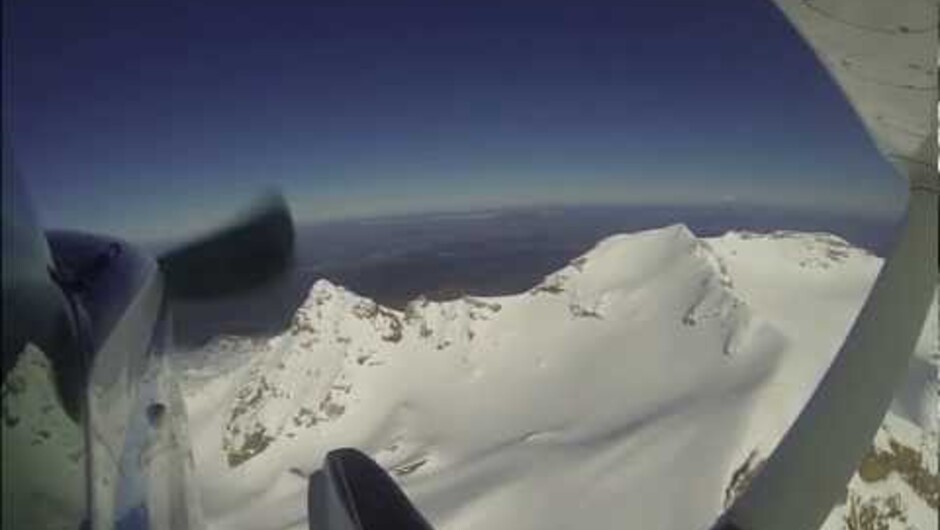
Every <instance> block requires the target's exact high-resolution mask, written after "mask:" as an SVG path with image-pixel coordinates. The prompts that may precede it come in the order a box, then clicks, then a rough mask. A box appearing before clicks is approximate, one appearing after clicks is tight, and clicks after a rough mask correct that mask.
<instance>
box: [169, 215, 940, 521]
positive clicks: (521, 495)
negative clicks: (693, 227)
mask: <svg viewBox="0 0 940 530" xmlns="http://www.w3.org/2000/svg"><path fill="white" fill-rule="evenodd" d="M880 262H881V260H880V259H879V258H877V257H875V256H873V255H871V254H868V253H866V252H865V251H863V250H860V249H858V248H854V247H852V246H851V245H849V244H847V243H846V242H845V241H843V240H841V239H839V238H837V237H835V236H831V235H827V234H804V233H788V232H777V233H772V234H752V233H743V232H739V233H728V234H726V235H725V236H723V237H720V238H713V239H707V240H706V239H699V238H696V237H695V236H694V235H693V234H692V233H691V232H689V230H687V229H686V228H685V227H684V226H682V225H675V226H670V227H666V228H662V229H658V230H651V231H646V232H640V233H636V234H629V235H617V236H613V237H610V238H607V239H605V240H603V241H601V242H600V243H599V244H598V245H597V246H596V247H595V248H593V249H592V250H591V251H589V252H587V253H586V254H584V255H583V256H581V257H579V258H578V259H575V260H573V261H572V262H571V263H570V264H569V265H568V266H566V267H565V268H563V269H561V270H559V271H557V272H556V273H554V274H552V275H550V276H548V277H547V278H545V280H544V281H543V282H541V283H540V284H539V285H536V286H534V287H533V288H532V289H530V290H529V291H527V292H524V293H520V294H516V295H511V296H501V297H488V298H479V297H464V298H461V299H458V300H454V301H448V302H431V301H428V300H422V299H419V300H415V301H413V302H412V303H410V304H409V305H408V307H407V308H406V309H405V310H404V311H395V310H393V309H389V308H385V307H382V306H380V305H377V304H376V303H374V302H373V301H371V300H369V299H367V298H364V297H361V296H358V295H356V294H355V293H352V292H349V291H347V290H345V289H343V288H342V287H339V286H336V285H333V284H331V283H329V282H327V281H325V280H321V281H319V282H317V283H316V284H315V285H314V286H313V288H312V289H311V291H310V293H309V296H308V297H307V299H306V301H305V302H304V303H303V304H302V306H301V307H300V308H299V309H298V311H297V314H296V316H295V318H294V320H293V322H292V324H291V327H290V329H289V330H288V331H287V332H285V333H283V334H281V335H279V336H276V337H273V338H270V339H241V338H224V339H219V340H217V341H215V342H213V343H212V344H210V345H209V346H208V347H206V348H205V349H203V350H202V351H200V352H197V353H194V355H193V356H191V357H189V358H188V359H187V360H186V366H185V368H184V371H183V374H184V391H185V393H186V397H187V405H188V409H189V415H190V423H191V434H192V436H193V443H194V450H195V458H196V464H197V473H198V474H199V476H200V479H201V482H202V484H203V488H202V496H203V504H204V510H205V512H206V514H207V516H209V517H210V520H211V523H212V527H213V528H291V527H296V528H306V515H305V513H304V510H305V508H306V502H305V487H306V476H307V474H309V473H310V472H311V471H313V469H314V468H315V467H316V466H318V465H319V463H320V462H321V460H322V458H323V456H324V455H325V453H326V452H327V451H329V450H330V449H333V448H336V447H339V446H355V447H357V448H360V449H362V450H364V451H366V452H368V453H370V454H371V455H372V456H373V457H374V458H376V460H377V461H378V462H379V463H380V464H382V465H384V466H385V467H386V468H387V469H389V470H390V471H391V472H392V474H393V475H394V476H395V477H396V478H397V479H398V480H399V482H400V483H401V484H402V485H403V487H404V488H405V490H406V491H407V492H408V494H409V495H410V496H411V498H412V499H413V500H414V502H415V504H416V505H417V506H418V507H419V508H420V509H421V510H422V512H424V513H425V514H426V515H427V517H428V518H429V520H430V521H431V522H432V523H433V524H434V525H435V526H436V527H437V528H440V529H444V530H462V529H478V528H506V529H526V528H532V529H546V528H548V529H551V528H558V529H562V528H586V527H591V528H622V527H623V526H624V523H625V522H630V525H631V526H635V527H642V528H663V529H671V528H675V529H695V528H707V527H708V525H709V524H710V523H711V522H712V521H713V520H714V519H715V517H717V515H718V514H719V513H720V512H721V511H722V509H723V508H724V506H726V505H727V504H728V502H729V501H730V499H731V498H732V497H733V495H735V494H736V493H737V492H739V491H741V489H743V487H744V486H745V485H746V482H747V480H748V478H749V477H750V475H751V474H752V472H753V470H754V469H755V468H756V467H757V466H759V465H760V462H761V461H762V460H763V459H764V458H765V457H766V456H767V455H768V454H769V453H770V452H771V450H772V449H773V447H774V446H775V444H776V443H777V441H778V440H779V439H780V437H781V435H782V434H783V432H784V430H785V429H786V428H787V426H788V425H789V424H790V422H792V420H793V419H794V418H795V416H796V414H797V413H798V411H799V410H800V408H801V407H802V406H803V404H804V403H805V402H806V400H807V399H808V398H809V395H810V393H811V392H812V389H813V388H814V386H815V385H816V383H817V382H818V381H819V379H820V377H821V376H822V374H823V372H824V370H825V368H826V367H827V366H828V364H829V363H830V362H831V360H832V357H833V355H834V354H835V353H836V351H837V349H838V347H839V345H840V344H841V342H842V340H843V339H844V337H845V334H846V332H847V331H848V329H849V326H850V324H851V322H852V320H853V318H854V317H855V314H856V313H857V311H858V309H859V308H860V307H861V303H862V301H863V300H864V297H865V295H866V294H867V291H868V289H869V288H870V286H871V283H872V280H873V279H874V277H875V275H876V273H877V271H878V268H879V266H880ZM935 331H936V330H934V332H935ZM934 362H935V361H934ZM933 392H934V393H933V395H934V397H935V395H936V392H935V390H934V391H933ZM922 393H924V392H922ZM926 393H927V394H929V392H926ZM915 394H916V392H915ZM915 408H916V407H915ZM914 420H915V421H918V420H919V419H918V418H915V419H914ZM898 421H904V420H900V419H899V420H898ZM913 429H914V430H915V431H916V432H918V433H919V432H920V430H918V429H917V427H913ZM935 431H936V429H935V427H934V430H933V432H934V433H935ZM909 438H910V436H908V437H907V438H905V440H904V441H905V442H906V443H911V442H910V440H909ZM934 440H935V438H934ZM885 443H887V442H885ZM928 464H931V463H929V462H928ZM931 465H932V466H933V468H932V472H933V474H934V475H933V478H934V480H936V459H935V458H934V459H933V462H932V464H931ZM928 478H929V477H928ZM915 497H916V495H915ZM915 502H916V499H915ZM914 512H916V513H915V514H914V515H916V516H918V517H920V516H923V517H927V518H928V519H927V522H930V519H929V518H930V517H931V513H930V510H927V513H926V515H924V514H923V513H921V512H923V510H920V509H919V508H918V509H915V510H914ZM932 517H933V519H932V521H933V525H934V526H935V524H936V509H934V510H933V512H932ZM827 524H828V523H827ZM934 526H931V528H932V527H934ZM837 527H838V526H836V528H837Z"/></svg>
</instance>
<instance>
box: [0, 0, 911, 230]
mask: <svg viewBox="0 0 940 530" xmlns="http://www.w3.org/2000/svg"><path fill="white" fill-rule="evenodd" d="M212 4H213V3H206V2H196V1H188V2H175V1H163V2H82V3H78V2H49V1H44V0H11V1H8V2H4V17H3V18H4V21H3V23H4V32H3V33H4V51H3V53H4V55H3V88H4V90H3V94H4V95H3V115H4V118H3V119H4V122H3V126H4V135H5V136H7V138H8V139H9V141H10V142H11V144H12V146H13V150H14V153H15V156H16V164H17V165H18V167H19V169H20V173H21V174H22V176H23V178H24V180H25V181H26V182H27V183H28V185H29V186H30V188H31V189H32V193H33V195H34V197H35V199H36V202H37V209H38V210H39V213H40V215H41V217H42V218H43V220H44V221H45V222H46V223H47V224H49V225H55V226H68V227H73V228H82V229H91V230H101V231H106V232H112V233H116V234H120V235H124V236H128V237H134V238H144V239H148V238H161V237H172V236H175V235H178V234H182V233H186V232H192V231H200V230H202V229H204V228H205V227H207V226H210V225H212V224H214V223H216V222H220V221H221V220H223V219H226V218H228V217H230V216H231V214H232V213H234V212H235V211H237V210H238V209H239V208H240V207H243V206H245V205H246V204H247V203H248V202H249V201H250V198H251V197H252V196H254V195H255V194H257V193H258V192H261V191H264V190H266V189H270V188H272V187H278V188H280V189H282V190H283V191H284V192H285V194H286V196H287V198H288V201H289V202H290V203H291V205H292V207H293V209H294V211H295V215H296V216H297V217H298V218H299V219H300V220H301V221H306V220H318V219H331V218H338V217H356V216H368V215H378V214H385V213H407V212H421V211H439V210H464V209H474V208H489V207H499V206H513V205H532V204H590V203H625V204H629V203H637V204H677V205H689V204H706V205H707V204H716V205H718V204H722V203H724V202H726V201H729V200H735V201H738V202H742V203H747V204H753V203H757V204H766V205H767V206H768V207H779V208H793V207H796V208H804V209H811V210H829V211H836V212H838V211H845V212H847V213H858V212H866V213H868V214H870V215H883V216H891V215H894V214H896V213H897V212H898V211H900V209H901V205H902V203H903V201H904V199H905V192H904V187H903V185H902V182H901V179H899V178H897V177H896V176H895V175H894V174H893V171H892V169H891V168H890V166H888V164H887V163H885V162H884V161H883V160H882V159H881V158H880V156H879V155H878V153H877V152H876V151H875V149H874V147H873V145H872V143H871V142H870V140H869V139H868V138H867V136H866V135H865V133H864V131H863V129H862V126H861V124H860V122H859V121H858V119H857V118H856V117H855V116H854V114H852V112H851V111H850V109H849V107H848V104H847V103H845V102H844V101H843V99H842V97H841V95H840V94H839V91H838V88H837V87H836V86H835V85H834V84H833V83H832V82H831V81H830V79H829V78H828V76H827V75H826V74H825V72H824V71H822V69H821V68H820V67H819V66H818V65H817V64H816V62H815V59H814V58H813V56H812V54H811V52H810V51H809V49H808V48H807V47H806V46H805V45H804V44H803V43H802V42H800V41H799V39H798V38H797V37H796V34H795V33H794V32H793V31H792V30H791V29H790V27H789V26H788V25H787V24H786V21H785V20H784V19H783V17H782V15H780V14H779V13H778V12H777V11H776V9H775V8H774V7H773V5H772V3H771V2H770V1H769V0H767V1H755V0H733V1H732V0H727V1H722V2H701V1H681V2H680V1H652V0H650V1H634V2H618V3H593V2H589V1H586V2H566V3H564V4H560V5H559V6H558V7H553V6H552V5H550V4H548V3H538V4H528V5H519V6H512V5H510V3H509V2H498V3H493V4H486V3H483V2H472V3H466V4H465V5H463V6H461V5H459V4H460V3H458V2H453V3H451V2H429V3H420V2H404V3H398V4H397V5H394V6H393V5H391V3H380V2H373V4H374V5H369V4H366V3H363V4H361V5H354V3H351V2H345V3H342V5H341V4H339V3H335V4H330V3H328V2H303V3H302V2H287V3H285V4H284V5H280V6H279V5H277V4H278V3H277V2H257V1H255V2H236V1H232V2H215V3H214V4H216V5H214V6H213V5H212ZM716 207H717V206H716Z"/></svg>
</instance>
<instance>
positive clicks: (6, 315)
mask: <svg viewBox="0 0 940 530" xmlns="http://www.w3.org/2000/svg"><path fill="white" fill-rule="evenodd" d="M2 191H3V193H2V196H3V208H2V210H0V213H2V216H3V268H2V276H3V362H2V370H3V372H2V378H3V380H6V376H7V372H9V371H10V369H11V368H13V366H15V365H16V361H17V359H18V358H19V355H20V354H21V353H22V352H23V349H24V348H25V347H26V344H27V343H32V344H34V345H36V346H38V347H39V348H40V349H41V350H43V351H44V352H51V351H63V352H64V351H66V350H68V351H69V352H70V353H69V354H68V356H74V355H77V354H76V353H75V352H74V351H72V350H73V349H74V348H73V346H74V327H73V325H72V322H71V319H70V317H69V308H68V301H67V300H66V298H65V296H64V295H63V293H62V291H61V290H60V289H59V286H58V285H56V282H55V280H54V274H55V264H54V262H53V259H52V253H51V251H50V249H49V244H48V242H47V241H46V236H45V234H43V232H42V229H41V228H40V226H39V224H38V222H37V220H36V216H35V213H34V212H33V208H32V202H31V201H30V200H29V197H28V195H27V193H26V190H25V188H24V187H23V183H22V182H21V181H20V179H19V178H18V177H17V176H16V175H15V172H14V168H13V161H12V157H11V156H10V153H9V150H8V148H7V147H6V145H5V144H4V147H3V190H2Z"/></svg>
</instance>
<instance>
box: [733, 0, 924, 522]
mask: <svg viewBox="0 0 940 530" xmlns="http://www.w3.org/2000/svg"><path fill="white" fill-rule="evenodd" d="M775 3H776V4H777V5H778V7H779V8H780V9H781V10H782V11H783V13H784V14H785V15H786V17H787V18H788V19H789V20H790V22H791V23H792V24H793V26H794V27H795V28H796V30H797V31H798V32H799V33H800V35H801V36H802V37H803V39H804V40H805V41H806V42H807V43H808V44H809V45H810V46H811V47H812V48H813V50H814V51H815V53H816V56H817V57H818V58H819V60H820V61H821V62H822V63H823V65H824V66H825V67H826V69H827V70H828V71H829V73H830V74H831V75H832V76H833V78H834V79H835V81H836V82H837V83H838V84H839V86H840V87H841V88H842V91H843V93H844V94H845V96H846V98H847V99H848V101H849V102H850V103H851V105H852V106H853V108H854V109H855V111H856V112H857V113H858V115H859V116H860V117H861V119H862V121H863V122H864V124H865V126H866V127H867V129H868V132H869V133H870V135H871V137H872V139H873V140H874V142H875V144H876V146H877V147H878V149H879V150H880V151H881V153H882V155H884V156H885V158H886V159H888V160H889V161H891V162H892V163H893V165H894V166H895V168H897V170H898V172H899V173H900V174H901V175H902V176H903V177H905V178H906V179H907V181H908V183H909V186H910V198H909V202H908V209H907V219H906V222H905V226H904V228H903V230H902V231H901V233H900V236H899V239H898V241H897V242H896V247H895V249H894V251H893V253H892V254H891V255H890V256H889V257H888V259H887V260H886V261H885V264H884V266H883V268H882V270H881V273H880V274H879V276H878V278H877V280H876V281H875V285H874V287H873V288H872V291H871V293H870V294H869V297H868V299H867V300H866V302H865V305H864V307H863V308H862V310H861V311H860V313H859V316H858V318H857V319H856V321H855V323H854V324H853V327H852V329H851V331H850V332H849V335H848V337H847V339H846V341H845V343H844V344H843V346H842V348H841V350H840V351H839V353H838V354H837V356H836V358H835V360H834V361H833V363H832V365H831V366H830V367H829V369H828V371H827V372H826V374H825V376H824V378H823V380H822V382H821V383H820V385H819V386H818V387H817V389H816V390H815V392H814V394H813V396H812V397H811V398H810V400H809V402H808V403H807V405H806V407H805V408H804V409H803V411H802V412H801V413H800V415H799V417H797V419H796V421H795V422H794V424H793V425H792V426H791V427H790V429H789V430H788V431H787V433H786V434H785V436H784V438H783V440H782V441H781V442H780V445H779V446H778V447H777V449H776V450H775V451H774V453H773V454H772V455H771V456H770V458H769V459H768V460H767V462H766V464H765V465H764V467H763V469H762V470H761V471H760V473H759V474H758V475H757V476H756V477H755V478H754V480H753V482H752V483H751V486H750V487H749V488H748V490H747V491H745V492H744V494H742V496H741V497H740V498H738V499H737V501H736V502H735V503H734V504H733V505H732V507H731V508H730V509H729V510H728V512H727V513H726V514H725V515H724V516H723V518H722V519H721V520H720V521H719V522H718V524H717V528H720V529H740V530H800V529H806V530H815V529H817V528H819V526H820V525H821V524H822V523H823V521H824V520H825V518H826V516H827V514H828V513H829V512H830V510H831V509H832V506H833V505H834V504H835V503H836V502H839V501H841V500H843V499H844V498H845V495H846V485H847V483H848V481H849V479H850V478H851V476H852V473H853V472H854V471H855V469H856V468H857V467H858V464H859V462H860V460H861V459H862V457H863V455H864V454H865V452H866V451H867V450H868V448H869V447H870V444H871V442H872V439H873V438H874V435H875V432H876V431H877V429H878V426H879V425H880V424H881V422H882V420H883V418H884V414H885V412H886V411H887V409H888V406H889V405H890V403H891V398H892V395H893V393H894V388H895V386H896V385H897V383H898V381H899V380H900V377H901V376H902V375H903V374H904V372H905V370H906V368H907V363H908V360H909V357H910V354H911V352H912V351H913V349H914V346H915V343H916V341H917V338H918V336H919V334H920V330H921V329H922V326H923V322H924V318H925V316H926V313H927V308H928V306H929V304H930V301H931V299H932V297H933V293H934V287H935V285H936V282H937V194H938V190H940V184H938V176H937V135H936V134H937V106H936V105H937V9H938V6H937V3H936V2H935V1H930V0H775Z"/></svg>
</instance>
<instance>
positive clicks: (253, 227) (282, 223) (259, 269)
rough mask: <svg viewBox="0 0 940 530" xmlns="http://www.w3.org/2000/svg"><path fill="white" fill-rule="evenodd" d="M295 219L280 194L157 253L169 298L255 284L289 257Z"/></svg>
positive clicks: (208, 295)
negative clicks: (203, 234)
mask: <svg viewBox="0 0 940 530" xmlns="http://www.w3.org/2000/svg"><path fill="white" fill-rule="evenodd" d="M293 254H294V224H293V221H292V220H291V215H290V211H289V210H288V208H287V204H286V203H285V202H284V199H283V198H282V197H281V196H279V195H273V196H271V197H269V198H267V199H265V200H263V201H260V203H259V204H258V205H257V206H256V207H255V209H254V211H253V212H251V213H250V214H248V215H247V216H246V217H245V218H244V219H242V220H240V221H237V222H235V223H234V224H232V225H231V226H229V227H226V228H223V229H221V230H219V231H217V232H215V233H213V234H211V235H209V236H207V237H205V238H202V239H200V240H197V241H195V242H192V243H189V244H186V245H183V246H182V247H180V248H177V249H174V250H172V251H170V252H167V253H166V254H164V255H163V256H161V257H160V259H159V263H160V269H161V270H162V271H163V275H164V278H165V280H166V288H167V291H168V292H169V293H170V296H171V297H175V298H178V299H200V298H212V297H217V296H224V295H229V294H236V293H239V292H242V291H245V290H248V289H251V288H252V287H257V286H260V285H262V284H264V283H267V282H268V281H270V280H272V279H274V278H275V277H276V276H278V275H280V274H281V273H282V272H284V271H285V270H287V268H288V267H289V266H290V265H291V262H292V261H293Z"/></svg>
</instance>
